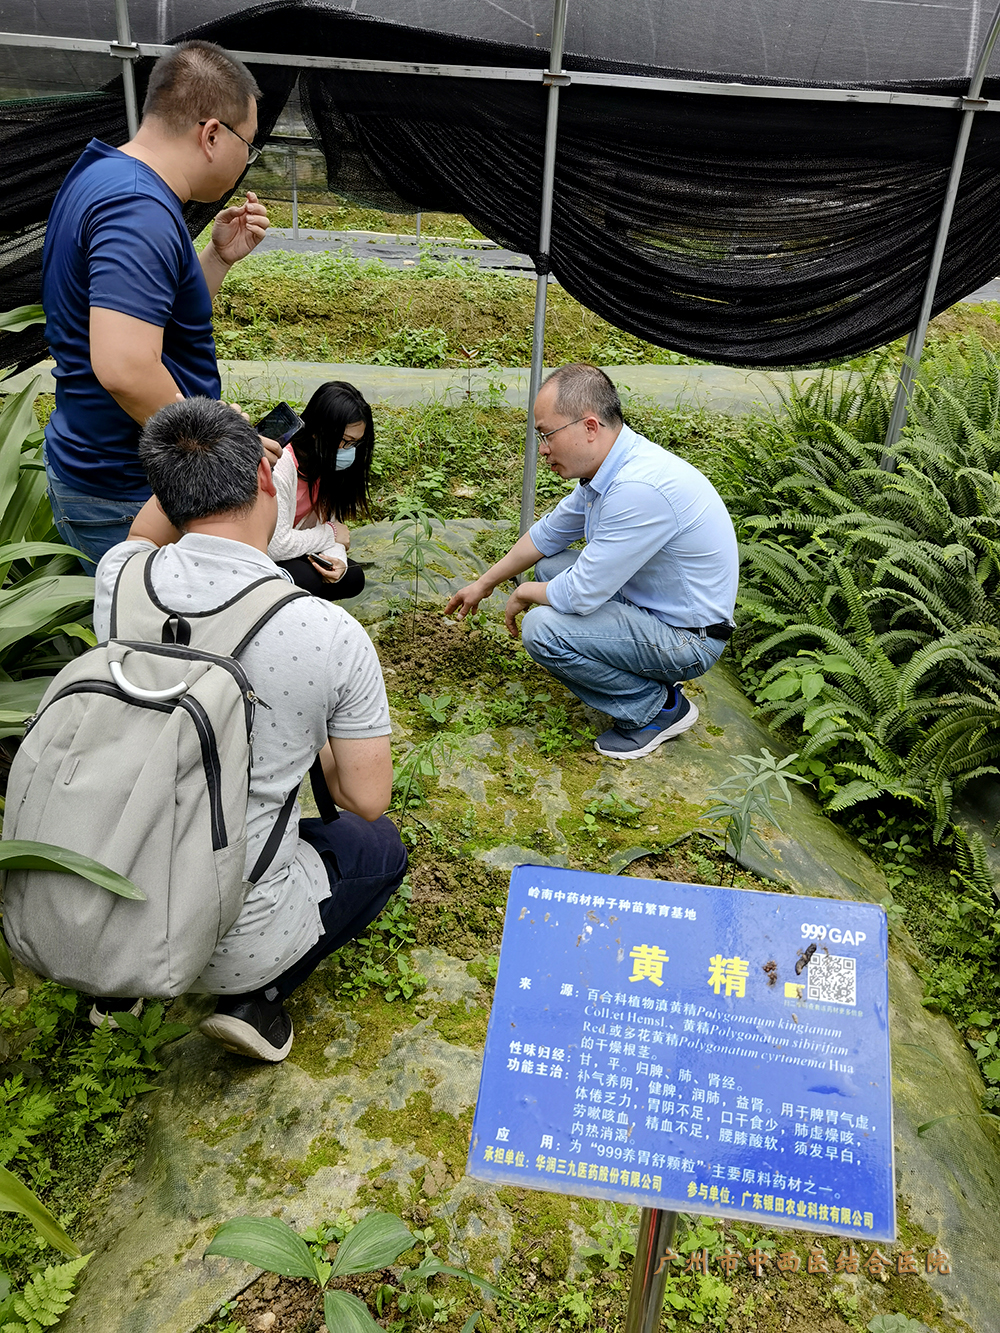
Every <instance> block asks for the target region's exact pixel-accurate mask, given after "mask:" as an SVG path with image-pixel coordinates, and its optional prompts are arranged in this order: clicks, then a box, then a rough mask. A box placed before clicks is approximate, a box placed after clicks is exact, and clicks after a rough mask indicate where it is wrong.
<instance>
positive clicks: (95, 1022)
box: [90, 1000, 143, 1032]
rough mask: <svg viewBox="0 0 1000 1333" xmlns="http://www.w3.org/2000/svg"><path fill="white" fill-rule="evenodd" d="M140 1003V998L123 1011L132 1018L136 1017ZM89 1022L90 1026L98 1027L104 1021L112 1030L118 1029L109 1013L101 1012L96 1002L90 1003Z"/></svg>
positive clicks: (140, 1010) (140, 1009) (140, 1011)
mask: <svg viewBox="0 0 1000 1333" xmlns="http://www.w3.org/2000/svg"><path fill="white" fill-rule="evenodd" d="M142 1003H143V1002H142V1000H136V1002H135V1004H133V1005H132V1006H131V1007H130V1008H129V1009H126V1010H125V1013H127V1014H131V1015H132V1017H133V1018H138V1017H139V1015H140V1014H141V1013H142ZM90 1023H91V1026H92V1027H95V1028H99V1027H101V1026H102V1025H103V1024H104V1023H107V1025H108V1027H109V1028H110V1029H111V1031H112V1032H117V1031H118V1024H117V1023H116V1022H115V1020H114V1019H113V1018H112V1017H111V1015H110V1014H103V1013H101V1011H100V1009H98V1007H97V1005H96V1004H95V1005H91V1009H90Z"/></svg>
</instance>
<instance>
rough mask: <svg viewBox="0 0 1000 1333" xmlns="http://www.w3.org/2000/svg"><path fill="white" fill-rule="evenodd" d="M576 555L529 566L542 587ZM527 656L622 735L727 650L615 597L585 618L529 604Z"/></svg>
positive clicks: (524, 627)
mask: <svg viewBox="0 0 1000 1333" xmlns="http://www.w3.org/2000/svg"><path fill="white" fill-rule="evenodd" d="M578 555H579V552H578V551H560V552H558V554H556V555H552V556H546V557H545V559H543V560H539V562H538V564H537V565H536V566H535V577H536V578H537V579H539V580H540V581H541V582H543V583H547V582H548V581H549V579H552V578H555V576H556V575H557V574H559V573H561V572H562V571H563V570H564V569H568V568H569V566H570V565H572V564H573V563H574V562H575V560H576V558H577V556H578ZM521 641H522V643H523V644H524V646H525V649H526V650H527V652H528V654H529V656H530V657H531V658H532V659H533V660H534V661H535V662H537V663H538V665H539V666H543V667H545V669H546V671H549V672H551V674H552V675H553V676H555V678H556V679H557V680H561V681H562V683H563V684H564V685H566V686H567V687H568V688H569V689H571V690H572V691H573V693H574V694H575V695H576V697H577V698H578V699H581V700H582V701H583V702H584V703H585V704H587V705H589V706H590V707H591V708H599V709H600V710H601V712H602V713H608V714H610V716H611V717H612V718H613V719H614V721H615V722H616V723H617V724H618V726H620V727H623V728H625V729H626V730H627V729H630V728H634V727H644V726H645V725H646V724H647V723H648V722H651V721H652V720H653V718H654V717H655V716H656V715H657V713H658V712H659V711H660V709H661V708H662V707H663V705H664V702H665V701H666V697H667V687H668V686H670V685H673V684H674V683H675V682H677V681H682V680H691V679H692V678H693V677H695V676H701V675H704V673H705V672H706V671H707V670H708V669H709V667H711V666H714V664H715V663H716V662H717V661H718V659H719V657H720V656H721V654H722V650H723V648H724V647H725V646H726V645H725V644H724V643H723V641H722V640H721V639H709V638H707V637H703V636H702V635H701V634H699V633H698V632H697V631H692V630H684V629H674V628H673V626H671V625H665V624H664V623H663V621H662V620H658V619H657V618H656V616H654V615H653V613H652V612H651V611H646V610H644V609H643V608H642V607H641V606H633V604H632V603H631V602H627V601H625V599H624V598H623V597H622V595H621V594H620V593H616V594H615V596H614V597H613V598H612V599H611V601H610V602H605V604H604V605H603V606H601V607H598V609H597V610H596V611H594V612H592V613H591V614H590V615H589V616H574V615H564V614H563V613H562V612H561V611H556V610H554V609H553V608H552V607H551V606H533V607H532V608H531V610H530V611H528V612H527V614H526V615H525V617H524V619H523V620H522V621H521Z"/></svg>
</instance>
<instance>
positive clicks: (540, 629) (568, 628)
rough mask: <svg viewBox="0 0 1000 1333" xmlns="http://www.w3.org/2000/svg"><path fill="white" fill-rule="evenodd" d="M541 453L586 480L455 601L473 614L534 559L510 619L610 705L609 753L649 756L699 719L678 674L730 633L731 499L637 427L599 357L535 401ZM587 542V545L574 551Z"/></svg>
mask: <svg viewBox="0 0 1000 1333" xmlns="http://www.w3.org/2000/svg"><path fill="white" fill-rule="evenodd" d="M535 433H536V435H537V436H538V440H539V450H540V454H541V457H542V458H543V459H545V461H546V462H547V463H548V465H549V467H550V468H551V469H552V470H553V471H554V472H557V473H558V474H559V476H561V477H564V478H569V477H579V478H580V484H579V485H578V486H577V487H576V489H575V490H574V491H572V492H571V493H570V494H569V495H567V496H566V497H565V498H564V499H563V500H561V501H560V502H559V504H558V505H556V507H555V509H554V510H553V511H552V512H551V513H549V514H546V515H544V516H543V517H542V518H541V519H539V520H538V522H537V523H535V524H533V525H532V527H531V528H529V530H528V532H527V533H525V535H524V536H523V537H521V539H520V540H519V541H518V542H517V543H516V544H515V545H514V546H513V547H512V548H511V550H510V551H509V552H508V553H507V555H505V556H504V557H503V559H502V560H500V561H498V562H497V563H496V564H495V565H493V566H492V568H491V569H488V570H487V571H486V573H485V574H483V575H482V576H481V577H480V578H479V579H477V580H476V581H475V583H470V584H469V585H468V586H467V587H465V588H462V589H460V590H459V591H458V592H457V593H456V594H455V595H454V597H452V599H451V601H450V602H449V603H448V605H447V607H446V608H445V613H446V614H450V613H451V612H453V611H457V612H458V614H459V616H462V617H464V616H466V615H468V614H469V613H470V612H473V611H475V610H476V608H477V606H478V605H479V603H480V601H481V600H482V599H483V598H484V597H488V596H489V595H490V593H491V592H492V591H493V590H494V588H496V586H497V585H498V584H499V583H501V582H503V580H504V579H510V578H513V577H514V576H515V575H517V574H520V573H522V572H523V571H524V570H526V569H529V568H530V567H531V566H532V565H534V566H535V574H536V578H537V581H536V582H532V583H522V584H521V585H520V587H518V588H517V589H516V590H515V591H514V592H513V593H512V594H511V596H510V599H509V600H508V602H507V608H506V612H505V617H506V621H507V628H508V630H509V631H510V633H511V635H512V636H513V637H515V638H516V637H517V632H518V630H517V619H516V617H517V616H518V615H519V614H520V613H521V612H522V611H527V612H528V614H527V615H526V616H525V618H524V621H523V623H522V625H521V635H522V640H523V642H524V646H525V648H526V649H527V651H528V653H529V654H530V655H531V657H532V658H534V660H535V661H536V662H538V663H539V664H540V665H541V666H544V667H545V668H546V669H547V670H548V671H550V672H551V673H552V675H554V676H555V677H556V678H557V679H559V680H561V681H562V682H563V683H564V684H565V685H567V686H568V687H569V689H571V690H572V691H573V693H574V694H575V695H576V696H577V697H578V698H579V699H581V700H582V701H583V702H584V703H585V704H589V705H590V706H591V707H592V708H599V709H601V710H602V711H603V712H605V713H608V714H610V716H611V718H612V720H613V723H614V725H613V726H612V727H610V728H609V730H607V731H605V732H604V733H603V735H601V736H600V737H598V739H597V741H596V742H595V748H596V749H597V750H598V752H599V753H601V754H605V755H609V756H611V757H613V758H616V759H639V758H641V757H642V756H643V755H647V754H649V753H650V752H651V751H652V750H654V749H655V748H656V747H657V746H658V745H660V744H662V743H663V742H664V741H666V740H669V739H670V738H671V737H672V736H678V735H680V733H681V732H682V731H687V730H688V728H689V727H692V726H694V724H695V722H696V721H697V718H698V709H697V708H696V707H695V705H694V704H693V703H692V702H691V701H690V700H689V699H688V698H686V697H685V695H684V693H683V691H682V690H681V688H680V682H682V681H685V680H690V679H692V678H693V677H695V676H700V675H703V674H704V673H705V672H706V671H707V670H708V669H709V667H711V666H712V665H713V663H714V662H715V661H716V660H717V659H718V658H719V656H720V654H721V653H722V650H723V648H724V647H725V644H726V641H727V640H728V639H729V637H730V635H731V633H732V629H733V624H732V617H733V607H734V605H735V602H736V586H737V580H738V572H739V557H738V552H737V546H736V534H735V533H734V531H733V525H732V521H731V520H730V517H729V514H728V512H727V511H726V507H725V505H724V504H723V503H722V500H721V498H720V496H719V494H718V492H717V491H716V490H715V488H714V487H713V486H712V484H711V482H709V481H708V479H707V478H706V477H704V476H703V475H702V474H701V473H700V472H699V471H698V470H697V468H694V467H692V466H691V465H690V464H689V463H685V462H684V460H683V459H681V458H678V457H677V456H676V455H675V454H671V453H669V452H668V451H667V450H665V449H661V448H660V447H659V445H656V444H653V443H652V442H651V441H649V440H647V439H645V438H644V437H643V436H642V435H637V434H636V433H635V431H633V430H630V429H629V427H628V426H626V425H625V424H624V422H623V420H622V411H621V403H620V401H619V398H618V392H617V390H616V389H615V386H614V385H613V384H612V382H611V380H609V379H608V377H607V375H605V374H604V372H603V371H601V370H598V369H597V368H596V367H595V366H586V365H569V366H563V367H562V368H561V369H560V370H557V371H555V373H554V374H552V375H550V376H549V378H548V379H547V380H546V381H545V383H544V385H543V386H542V388H541V390H540V391H539V394H538V397H537V398H536V400H535ZM580 540H583V541H585V543H586V545H585V546H584V548H583V550H581V551H570V550H569V549H567V548H568V547H569V546H570V545H571V543H573V542H577V541H580Z"/></svg>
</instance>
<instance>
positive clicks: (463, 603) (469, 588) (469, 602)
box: [444, 579, 493, 620]
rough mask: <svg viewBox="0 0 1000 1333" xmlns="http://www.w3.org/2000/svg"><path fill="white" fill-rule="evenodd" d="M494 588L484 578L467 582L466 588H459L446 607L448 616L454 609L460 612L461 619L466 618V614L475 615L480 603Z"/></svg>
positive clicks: (445, 610) (445, 611)
mask: <svg viewBox="0 0 1000 1333" xmlns="http://www.w3.org/2000/svg"><path fill="white" fill-rule="evenodd" d="M492 591H493V588H492V587H491V585H490V584H488V583H487V582H485V580H484V579H476V581H475V583H467V584H466V585H465V587H464V588H459V590H458V592H457V593H455V595H454V597H452V599H451V600H450V601H449V603H448V605H447V606H446V607H445V609H444V613H445V615H446V616H450V615H451V613H452V612H453V611H457V612H458V618H459V620H464V619H465V617H466V616H474V615H475V614H476V612H477V611H478V610H479V603H480V602H481V601H482V600H483V598H484V597H489V595H490V593H491V592H492Z"/></svg>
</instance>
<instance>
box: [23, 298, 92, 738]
mask: <svg viewBox="0 0 1000 1333" xmlns="http://www.w3.org/2000/svg"><path fill="white" fill-rule="evenodd" d="M13 313H17V312H13ZM37 391H38V380H37V379H36V380H34V381H33V382H32V383H31V384H29V385H28V386H27V387H26V388H24V389H22V390H21V391H20V392H19V393H14V394H9V395H8V396H7V398H6V400H5V401H4V403H3V406H2V408H0V739H3V738H4V737H6V736H19V735H21V733H22V732H23V730H24V723H25V722H26V720H27V719H28V718H29V717H30V716H31V715H32V714H33V713H34V711H35V709H36V708H37V706H38V701H39V700H40V699H41V697H42V694H43V693H44V691H45V688H46V686H47V685H48V683H49V679H50V677H51V676H52V675H53V674H54V673H55V672H56V671H58V670H59V668H60V667H61V666H63V664H64V663H65V662H67V661H69V660H70V658H71V657H73V656H74V655H75V653H76V652H77V651H78V650H77V648H76V647H75V646H74V645H75V644H78V643H80V642H82V643H83V644H84V645H86V646H89V645H90V644H92V643H93V632H92V631H91V630H90V629H89V627H87V626H86V625H83V624H81V623H80V619H81V616H83V615H85V614H87V613H88V612H89V610H90V605H91V603H92V601H93V595H94V583H93V579H92V578H89V577H88V576H86V575H85V574H83V573H82V572H81V570H80V565H79V559H78V553H77V552H76V551H74V550H72V549H71V548H70V547H68V546H66V545H65V543H64V542H62V541H60V539H59V535H58V533H57V532H56V530H55V527H54V524H53V521H52V510H51V508H50V507H49V502H48V499H47V498H46V494H45V470H44V466H43V464H42V459H41V450H42V432H41V431H40V430H39V429H38V422H37V420H36V418H35V414H34V408H33V404H34V401H35V397H36V395H37Z"/></svg>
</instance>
